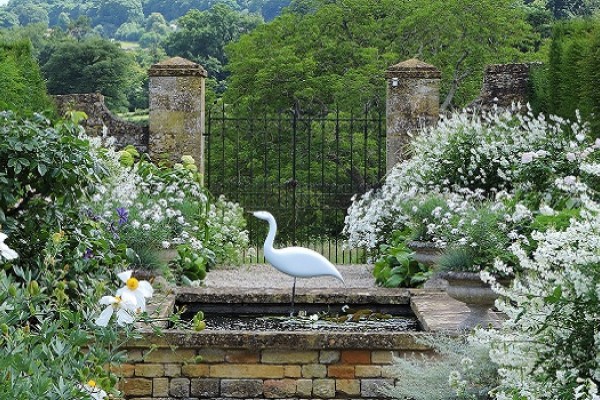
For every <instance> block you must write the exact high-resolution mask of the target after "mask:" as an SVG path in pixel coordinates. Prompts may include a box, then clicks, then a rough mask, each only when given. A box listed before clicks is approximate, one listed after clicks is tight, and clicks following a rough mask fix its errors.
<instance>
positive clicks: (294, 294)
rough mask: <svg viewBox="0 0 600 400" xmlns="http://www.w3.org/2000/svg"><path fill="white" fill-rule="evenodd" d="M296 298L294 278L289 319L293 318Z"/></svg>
mask: <svg viewBox="0 0 600 400" xmlns="http://www.w3.org/2000/svg"><path fill="white" fill-rule="evenodd" d="M295 297H296V277H294V285H293V286H292V311H291V312H290V317H293V316H294V298H295Z"/></svg>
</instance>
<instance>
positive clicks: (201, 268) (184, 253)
mask: <svg viewBox="0 0 600 400" xmlns="http://www.w3.org/2000/svg"><path fill="white" fill-rule="evenodd" d="M214 264H215V254H214V253H213V252H212V251H210V250H208V249H206V248H203V249H198V250H196V249H193V248H192V247H191V246H189V245H182V246H177V258H175V259H174V260H173V261H172V262H171V267H172V268H174V271H175V276H178V277H181V279H182V280H183V283H188V284H189V283H191V282H193V281H202V280H204V278H206V273H207V272H208V270H209V269H210V267H212V266H214ZM184 276H185V278H187V281H186V280H185V279H184V278H183V277H184Z"/></svg>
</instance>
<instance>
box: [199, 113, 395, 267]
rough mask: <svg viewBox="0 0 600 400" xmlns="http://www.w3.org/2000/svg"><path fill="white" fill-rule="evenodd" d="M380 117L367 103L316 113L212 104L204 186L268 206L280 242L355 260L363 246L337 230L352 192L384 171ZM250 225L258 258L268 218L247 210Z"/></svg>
mask: <svg viewBox="0 0 600 400" xmlns="http://www.w3.org/2000/svg"><path fill="white" fill-rule="evenodd" d="M384 118H385V117H384V115H383V114H382V113H381V112H378V111H372V110H371V109H369V108H368V107H365V109H364V110H363V111H362V112H361V113H360V114H355V113H352V112H348V113H344V112H341V111H336V112H333V113H324V114H323V115H318V116H315V115H310V116H304V115H300V114H299V113H297V112H291V111H290V112H282V113H278V114H262V115H256V114H253V113H251V112H247V113H240V112H238V111H235V112H234V110H229V109H228V108H227V107H225V106H223V107H219V108H218V109H212V110H209V111H208V113H207V129H206V137H205V143H206V148H207V161H206V167H205V168H206V169H205V172H206V184H207V187H208V188H209V190H210V191H211V193H213V194H215V195H221V194H223V195H225V196H226V197H227V198H228V199H229V200H233V201H236V202H238V203H240V204H241V206H242V207H244V209H246V210H259V209H260V210H267V211H270V212H271V213H272V214H273V215H274V216H275V218H276V219H277V223H278V227H279V231H278V236H277V239H276V242H277V243H276V244H277V245H279V246H281V247H283V246H285V245H301V246H305V247H309V248H313V249H315V250H316V251H318V252H320V253H322V254H324V255H325V256H326V257H328V258H329V259H330V260H331V261H332V262H335V263H352V262H360V261H362V260H363V258H364V252H361V251H356V250H354V251H349V250H345V249H343V246H342V244H343V238H342V237H341V232H342V229H343V226H344V218H345V216H346V210H347V208H348V206H349V205H350V203H351V198H352V196H353V195H355V194H360V193H364V192H365V191H367V190H369V189H371V188H373V187H374V186H376V185H378V184H379V182H380V181H381V179H382V177H383V175H384V174H385V120H384ZM248 230H249V232H250V239H251V242H252V244H253V246H255V247H256V249H257V250H259V251H257V253H256V254H257V256H256V257H257V258H256V261H257V262H262V253H261V251H260V250H261V249H262V241H263V240H264V237H265V235H266V232H267V225H266V224H265V223H264V221H259V220H257V219H255V218H252V217H249V218H248Z"/></svg>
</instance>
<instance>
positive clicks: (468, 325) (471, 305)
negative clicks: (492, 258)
mask: <svg viewBox="0 0 600 400" xmlns="http://www.w3.org/2000/svg"><path fill="white" fill-rule="evenodd" d="M440 276H441V277H442V278H443V279H445V280H446V281H447V282H448V286H447V287H446V293H447V294H448V296H450V297H452V298H453V299H455V300H458V301H460V302H462V303H464V304H465V305H466V306H467V308H468V309H469V313H468V314H467V316H466V318H465V319H464V320H463V321H462V322H461V324H460V325H459V327H458V328H459V329H460V330H470V329H473V328H475V327H476V326H481V327H484V328H485V327H489V326H493V327H498V326H499V325H500V324H501V319H499V318H498V315H497V314H496V313H494V312H492V311H491V308H492V307H493V306H494V302H495V301H496V299H497V298H498V295H497V294H496V292H494V291H493V290H492V288H491V287H490V285H489V284H487V283H485V282H483V281H482V280H481V279H480V278H479V273H475V272H443V273H441V274H440Z"/></svg>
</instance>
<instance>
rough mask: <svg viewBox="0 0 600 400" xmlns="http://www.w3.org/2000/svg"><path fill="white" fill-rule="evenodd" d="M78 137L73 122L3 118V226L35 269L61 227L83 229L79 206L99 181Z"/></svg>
mask: <svg viewBox="0 0 600 400" xmlns="http://www.w3.org/2000/svg"><path fill="white" fill-rule="evenodd" d="M79 133H80V131H79V128H78V127H77V126H76V125H74V124H73V123H72V122H69V121H60V122H57V123H55V124H52V123H51V122H50V121H49V120H47V119H45V118H43V117H42V116H40V115H36V116H35V117H34V118H33V119H30V120H24V119H21V118H18V117H16V116H15V115H14V114H11V113H2V114H0V137H2V140H1V141H0V224H1V225H2V226H3V227H4V229H6V230H8V232H10V233H12V235H11V236H14V238H15V242H16V243H21V242H20V240H21V239H22V240H23V242H22V243H26V245H25V244H22V245H20V246H19V247H18V248H17V250H18V252H19V253H20V254H22V257H23V260H25V261H23V262H24V263H25V262H26V263H28V265H29V267H31V268H36V267H37V262H39V257H40V256H39V255H40V254H41V253H42V249H43V248H44V246H45V243H46V242H47V240H48V238H49V237H50V235H51V234H52V233H53V232H54V230H55V229H57V227H62V228H63V229H66V227H73V226H76V225H79V224H80V222H78V220H79V215H78V210H77V207H76V203H77V201H78V199H79V198H80V197H81V196H82V195H84V194H85V193H90V191H91V190H92V185H93V183H94V182H97V181H98V180H99V178H100V176H101V171H100V170H96V169H95V167H94V164H93V162H92V160H91V158H90V156H89V154H88V151H89V147H88V143H87V142H86V141H85V140H82V139H80V138H79V137H78V134H79ZM59 230H60V228H59ZM73 239H75V238H73Z"/></svg>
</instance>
